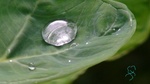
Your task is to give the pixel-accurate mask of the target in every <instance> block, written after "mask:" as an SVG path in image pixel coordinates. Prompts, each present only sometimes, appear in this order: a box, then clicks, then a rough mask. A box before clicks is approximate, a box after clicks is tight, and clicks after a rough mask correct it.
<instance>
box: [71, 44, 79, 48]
mask: <svg viewBox="0 0 150 84" xmlns="http://www.w3.org/2000/svg"><path fill="white" fill-rule="evenodd" d="M76 46H78V44H77V43H72V44H71V45H70V48H72V47H76Z"/></svg>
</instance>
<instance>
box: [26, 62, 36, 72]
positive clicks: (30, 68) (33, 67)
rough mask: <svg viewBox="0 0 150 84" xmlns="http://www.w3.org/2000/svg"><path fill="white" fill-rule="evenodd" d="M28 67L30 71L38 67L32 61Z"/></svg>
mask: <svg viewBox="0 0 150 84" xmlns="http://www.w3.org/2000/svg"><path fill="white" fill-rule="evenodd" d="M28 69H29V70H30V71H34V70H35V69H36V67H35V66H34V64H33V63H30V64H29V67H28Z"/></svg>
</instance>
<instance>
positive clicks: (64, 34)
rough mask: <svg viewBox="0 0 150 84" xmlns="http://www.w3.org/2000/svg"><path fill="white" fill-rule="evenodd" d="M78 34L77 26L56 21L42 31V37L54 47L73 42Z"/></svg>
mask: <svg viewBox="0 0 150 84" xmlns="http://www.w3.org/2000/svg"><path fill="white" fill-rule="evenodd" d="M76 33H77V26H76V24H74V23H72V22H67V21H64V20H56V21H53V22H51V23H50V24H49V25H48V26H47V27H46V29H45V30H43V31H42V36H43V39H44V40H45V42H46V43H48V44H51V45H54V46H62V45H64V44H67V43H69V42H71V41H72V40H73V39H74V38H75V36H76Z"/></svg>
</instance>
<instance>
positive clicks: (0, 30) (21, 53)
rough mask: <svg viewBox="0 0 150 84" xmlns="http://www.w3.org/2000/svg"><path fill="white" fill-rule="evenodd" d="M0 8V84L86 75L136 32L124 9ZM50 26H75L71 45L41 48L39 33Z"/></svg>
mask: <svg viewBox="0 0 150 84" xmlns="http://www.w3.org/2000/svg"><path fill="white" fill-rule="evenodd" d="M0 6H1V9H0V24H1V25H0V84H33V83H37V82H41V81H47V80H55V79H57V78H61V77H63V76H66V75H69V74H71V73H75V72H78V71H80V70H81V69H86V68H88V67H90V66H93V65H95V64H97V63H100V62H102V61H105V60H107V59H108V58H110V57H111V56H113V55H114V54H115V53H116V52H117V51H118V50H119V49H120V48H121V47H122V46H123V45H124V44H125V43H126V42H127V41H128V40H129V39H130V37H131V36H132V35H133V33H134V31H135V27H136V21H135V18H134V16H133V14H132V13H131V12H130V11H129V10H128V8H127V7H126V6H125V5H124V4H121V3H118V2H116V1H111V0H90V1H89V0H5V1H0ZM55 20H67V21H72V22H74V23H75V24H77V26H78V33H77V36H76V38H75V40H73V41H72V42H71V43H69V44H66V45H64V46H62V47H55V46H52V45H49V44H47V43H45V42H44V40H43V38H42V36H41V32H42V30H43V29H44V28H45V26H46V25H48V23H50V22H52V21H55ZM73 43H76V44H77V46H72V44H73ZM31 64H32V65H31ZM31 68H32V69H33V68H34V70H31Z"/></svg>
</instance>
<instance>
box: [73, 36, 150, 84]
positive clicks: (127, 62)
mask: <svg viewBox="0 0 150 84" xmlns="http://www.w3.org/2000/svg"><path fill="white" fill-rule="evenodd" d="M132 65H134V66H136V70H135V74H136V76H134V78H133V80H131V81H129V79H130V76H127V77H125V75H126V74H127V67H128V66H132ZM132 71H134V70H133V69H132ZM73 84H150V37H149V39H148V40H147V41H146V42H145V43H143V44H142V45H140V46H138V47H137V48H136V49H134V50H133V51H131V52H130V53H129V54H127V55H125V56H124V57H122V58H120V59H118V60H115V61H110V62H103V63H100V64H98V65H95V66H93V67H91V68H89V69H88V70H87V71H86V73H85V74H83V75H81V76H80V77H79V78H78V79H77V80H76V81H75V82H74V83H73Z"/></svg>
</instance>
